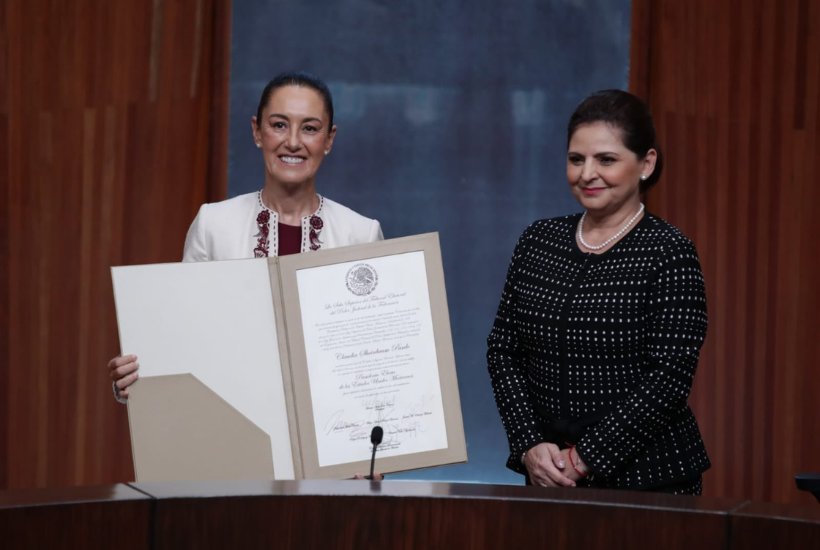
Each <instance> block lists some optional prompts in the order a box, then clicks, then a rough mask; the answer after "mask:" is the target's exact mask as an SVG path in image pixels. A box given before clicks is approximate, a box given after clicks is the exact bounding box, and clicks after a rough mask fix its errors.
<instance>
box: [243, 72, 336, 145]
mask: <svg viewBox="0 0 820 550" xmlns="http://www.w3.org/2000/svg"><path fill="white" fill-rule="evenodd" d="M285 86H299V87H304V88H310V89H311V90H314V91H316V92H317V93H318V94H319V95H320V96H321V97H322V101H323V102H324V104H325V111H327V115H328V117H329V118H330V125H329V126H328V128H327V131H328V133H329V132H330V130H331V129H332V128H333V97H332V96H331V95H330V89H329V88H328V87H327V84H325V83H324V82H323V81H322V79H321V78H319V77H318V76H316V75H313V74H310V73H307V72H304V71H286V72H284V73H279V74H278V75H276V76H275V77H274V78H273V80H271V81H270V82H268V85H267V86H265V89H264V90H262V97H261V98H260V99H259V107H257V109H256V126H257V127H259V125H260V124H261V122H262V111H264V110H265V107H266V106H267V104H268V102H270V96H271V95H273V92H274V91H275V90H278V89H279V88H284V87H285Z"/></svg>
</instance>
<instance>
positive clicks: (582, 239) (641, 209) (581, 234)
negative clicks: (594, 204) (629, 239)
mask: <svg viewBox="0 0 820 550" xmlns="http://www.w3.org/2000/svg"><path fill="white" fill-rule="evenodd" d="M642 213H643V203H641V207H640V208H639V209H638V213H637V214H635V215H634V216H632V219H631V220H629V221H628V222H626V225H625V226H623V227H622V228H621V230H620V231H618V232H617V233H615V234H614V235H612V236H611V237H610V238H608V239H607V240H605V241H604V242H603V243H601V244H599V245H598V246H590V245H588V244H587V242H586V241H585V240H584V234H583V233H582V230H583V228H584V219H586V217H587V212H586V210H584V213H583V214H581V221H580V222H578V240H579V241H581V244H582V245H584V248H587V249H589V250H601V249H602V248H604V247H605V246H606V245H608V244H609V243H611V242H612V241H614V240H615V239H617V238H618V237H620V236H621V235H623V234H624V232H625V231H626V230H627V229H629V228H630V227H631V226H632V224H633V223H635V220H637V219H638V217H639V216H640V215H641V214H642Z"/></svg>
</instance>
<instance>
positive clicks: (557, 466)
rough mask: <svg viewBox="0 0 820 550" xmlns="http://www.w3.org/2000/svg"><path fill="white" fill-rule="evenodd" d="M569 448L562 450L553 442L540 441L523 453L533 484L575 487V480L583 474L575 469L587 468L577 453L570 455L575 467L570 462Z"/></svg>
mask: <svg viewBox="0 0 820 550" xmlns="http://www.w3.org/2000/svg"><path fill="white" fill-rule="evenodd" d="M569 453H570V449H564V450H563V451H562V450H560V449H559V448H558V445H556V444H554V443H540V444H538V445H536V446H535V447H533V448H532V449H530V450H529V451H527V454H525V455H524V466H525V467H526V468H527V473H528V474H529V476H530V481H531V482H532V484H533V485H540V486H541V487H575V482H576V481H578V480H579V479H581V478H582V477H583V476H581V474H579V473H578V472H577V471H575V468H578V470H580V471H581V472H584V473H587V472H588V471H589V468H587V467H586V465H585V464H584V463H583V461H582V460H581V457H579V456H578V455H577V454H575V455H574V456H573V457H572V460H573V461H574V463H575V468H573V467H572V463H571V462H570V456H569Z"/></svg>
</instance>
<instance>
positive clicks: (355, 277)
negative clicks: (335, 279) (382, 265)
mask: <svg viewBox="0 0 820 550" xmlns="http://www.w3.org/2000/svg"><path fill="white" fill-rule="evenodd" d="M378 284H379V275H378V273H376V270H375V269H374V268H373V266H372V265H370V264H356V265H354V266H353V267H351V268H350V270H348V272H347V289H348V290H349V291H350V292H352V293H353V294H355V295H356V296H367V295H368V294H370V293H371V292H373V290H375V288H376V285H378Z"/></svg>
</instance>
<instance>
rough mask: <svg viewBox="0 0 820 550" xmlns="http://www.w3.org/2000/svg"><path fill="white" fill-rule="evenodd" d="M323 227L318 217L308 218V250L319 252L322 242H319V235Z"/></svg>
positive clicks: (323, 224) (323, 223)
mask: <svg viewBox="0 0 820 550" xmlns="http://www.w3.org/2000/svg"><path fill="white" fill-rule="evenodd" d="M324 226H325V222H323V221H322V218H320V217H319V216H317V215H315V214H314V215H313V216H311V217H310V234H309V236H310V249H311V250H313V251H316V250H319V249H320V248H321V247H322V241H321V240H319V233H321V232H322V228H323V227H324Z"/></svg>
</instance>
